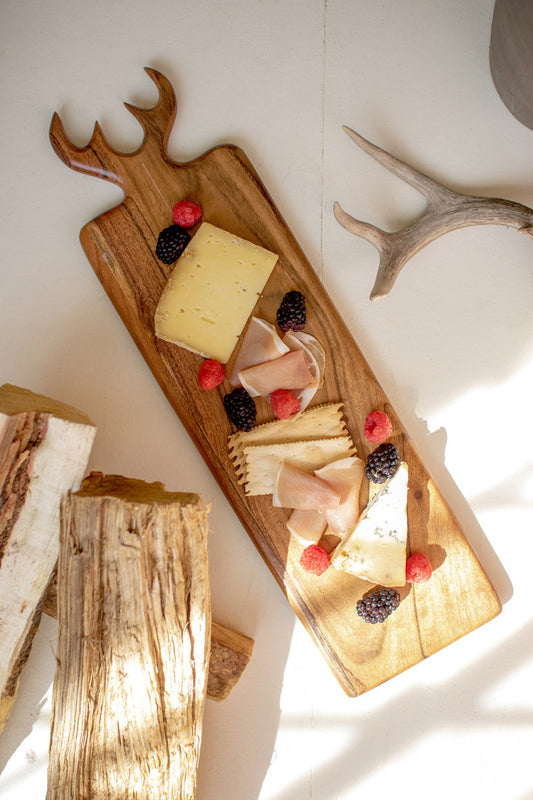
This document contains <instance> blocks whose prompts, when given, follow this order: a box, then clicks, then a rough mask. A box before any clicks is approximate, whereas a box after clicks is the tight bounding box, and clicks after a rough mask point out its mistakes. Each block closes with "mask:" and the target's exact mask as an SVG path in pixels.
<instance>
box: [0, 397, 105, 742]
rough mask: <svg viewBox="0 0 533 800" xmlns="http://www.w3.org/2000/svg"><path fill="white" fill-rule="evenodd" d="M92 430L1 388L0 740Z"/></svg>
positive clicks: (61, 409) (55, 408)
mask: <svg viewBox="0 0 533 800" xmlns="http://www.w3.org/2000/svg"><path fill="white" fill-rule="evenodd" d="M95 433H96V428H95V427H94V425H93V423H92V422H91V421H90V419H89V418H88V417H87V416H86V415H85V414H82V412H80V411H78V410H77V409H75V408H72V406H68V405H66V404H64V403H60V402H58V401H55V400H52V399H51V398H48V397H44V396H43V395H38V394H35V393H33V392H30V391H28V390H27V389H22V388H20V387H16V386H11V385H9V384H5V385H4V386H2V387H0V642H1V643H2V645H1V647H0V733H1V732H2V730H3V728H4V727H5V724H6V722H7V719H8V717H9V714H10V712H11V709H12V707H13V703H14V702H15V697H16V693H17V689H18V685H19V680H20V675H21V672H22V669H23V667H24V665H25V663H26V661H27V659H28V656H29V654H30V650H31V645H32V642H33V637H34V635H35V631H36V630H37V627H38V625H39V621H40V618H41V613H42V608H43V604H44V601H45V598H46V596H47V592H48V588H49V585H50V582H51V579H52V578H53V574H54V569H55V565H56V561H57V557H58V551H59V505H60V501H61V497H62V495H63V494H64V493H65V492H66V491H68V490H69V489H77V488H78V486H79V485H80V482H81V480H82V478H83V475H84V474H85V472H86V469H87V462H88V460H89V455H90V452H91V448H92V444H93V441H94V436H95Z"/></svg>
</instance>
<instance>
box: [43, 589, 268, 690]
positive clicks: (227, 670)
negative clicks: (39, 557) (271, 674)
mask: <svg viewBox="0 0 533 800" xmlns="http://www.w3.org/2000/svg"><path fill="white" fill-rule="evenodd" d="M43 611H44V613H45V614H48V615H49V616H50V617H54V618H57V581H56V580H55V578H54V580H53V581H52V584H51V586H50V589H49V591H48V594H47V596H46V600H45V603H44V607H43ZM254 644H255V642H254V640H253V639H252V638H251V637H250V636H247V635H246V634H245V633H241V632H240V631H236V630H235V629H234V628H229V627H228V626H227V625H222V624H221V623H220V622H216V621H215V620H212V621H211V655H210V656H209V675H208V677H207V696H208V698H209V699H210V700H216V701H217V702H220V701H221V700H225V699H226V697H227V696H228V695H229V694H230V692H231V691H232V689H233V688H234V687H235V685H236V684H237V683H238V681H239V680H240V678H241V677H242V674H243V672H244V670H245V669H246V667H247V666H248V664H249V662H250V659H251V657H252V653H253V649H254Z"/></svg>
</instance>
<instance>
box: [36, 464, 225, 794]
mask: <svg viewBox="0 0 533 800" xmlns="http://www.w3.org/2000/svg"><path fill="white" fill-rule="evenodd" d="M207 520H208V511H207V509H206V508H205V506H204V505H203V503H202V501H201V499H200V497H199V496H198V495H194V494H180V493H176V492H165V491H164V489H163V488H162V487H161V485H160V484H147V483H144V482H143V481H134V480H128V479H125V478H122V477H121V476H114V475H113V476H109V475H102V474H96V473H95V474H91V475H89V476H88V478H86V479H85V480H84V481H83V483H82V486H81V488H80V490H79V491H78V492H75V493H68V495H67V496H66V497H65V498H64V499H63V501H62V504H61V537H60V552H59V563H58V651H57V659H58V661H57V670H56V676H55V679H54V692H53V701H52V719H51V736H50V758H49V767H48V793H47V798H48V800H62V799H63V798H64V800H72V798H75V797H76V798H81V797H86V798H89V797H90V798H94V800H104V798H109V797H114V798H124V800H125V799H126V798H137V800H144V799H146V800H148V798H154V797H158V798H160V799H161V800H170V799H171V798H176V797H179V798H181V799H182V800H193V798H195V797H196V784H197V770H198V759H199V755H200V744H201V739H202V725H203V714H204V703H205V695H206V688H207V671H208V660H209V631H210V623H211V607H210V596H209V576H208V567H207V531H208V521H207Z"/></svg>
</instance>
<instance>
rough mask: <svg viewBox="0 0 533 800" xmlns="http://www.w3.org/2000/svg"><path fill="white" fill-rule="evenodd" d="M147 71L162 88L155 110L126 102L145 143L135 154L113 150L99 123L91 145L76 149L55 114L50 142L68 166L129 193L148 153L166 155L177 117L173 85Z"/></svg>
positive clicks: (146, 69) (158, 86)
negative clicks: (140, 127) (140, 128)
mask: <svg viewBox="0 0 533 800" xmlns="http://www.w3.org/2000/svg"><path fill="white" fill-rule="evenodd" d="M145 72H147V73H148V75H149V76H150V77H151V78H152V80H153V82H154V83H155V84H156V86H157V88H158V89H159V100H158V102H157V103H156V105H155V106H154V107H153V108H148V109H144V108H137V107H136V106H132V105H130V104H129V103H124V105H125V106H126V108H127V109H128V111H129V112H130V113H131V114H133V116H134V117H135V119H136V120H138V122H140V124H141V125H142V127H143V130H144V132H145V136H144V139H143V142H142V144H141V146H140V147H139V149H138V150H137V151H136V152H135V153H119V152H118V151H116V150H114V149H113V148H112V147H111V146H110V145H109V143H108V142H107V141H106V139H105V136H104V134H103V131H102V128H101V127H100V125H99V123H98V122H96V123H95V126H94V131H93V134H92V136H91V140H90V141H89V143H88V144H87V145H86V146H85V147H76V146H75V145H73V144H72V142H71V141H70V140H69V138H68V137H67V135H66V133H65V129H64V127H63V123H62V122H61V119H60V117H59V115H58V114H57V113H55V114H54V115H53V117H52V122H51V125H50V142H51V144H52V147H53V148H54V150H55V152H56V153H57V155H58V156H59V158H60V159H61V160H62V161H63V162H64V163H65V164H66V165H67V166H68V167H71V168H72V169H75V170H77V171H78V172H88V173H89V174H91V175H94V176H96V177H98V178H103V179H104V180H107V181H111V183H117V184H119V185H120V186H121V187H122V188H123V189H124V191H126V192H127V188H128V185H129V184H130V181H131V180H132V179H133V180H134V179H135V178H134V176H135V171H136V170H137V169H139V167H142V164H143V162H144V161H145V159H146V156H147V150H151V151H152V152H153V154H154V155H155V156H158V157H159V158H160V157H161V153H163V154H165V153H166V145H167V142H168V137H169V136H170V132H171V130H172V125H173V123H174V119H175V117H176V96H175V94H174V90H173V89H172V86H171V84H170V83H169V81H168V80H167V79H166V78H165V77H164V76H163V75H161V73H160V72H157V71H156V70H154V69H150V68H149V67H145ZM148 133H149V134H150V135H149V136H148V135H147V134H148Z"/></svg>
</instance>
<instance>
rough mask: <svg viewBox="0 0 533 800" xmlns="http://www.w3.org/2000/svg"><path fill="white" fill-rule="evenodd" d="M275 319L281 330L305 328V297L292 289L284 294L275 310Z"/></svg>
mask: <svg viewBox="0 0 533 800" xmlns="http://www.w3.org/2000/svg"><path fill="white" fill-rule="evenodd" d="M276 319H277V323H278V326H279V327H280V328H281V330H282V331H301V330H303V329H304V328H305V323H306V311H305V297H304V296H303V294H302V293H301V292H297V291H296V290H295V289H293V290H292V291H290V292H287V294H286V295H285V296H284V298H283V300H282V301H281V305H280V307H279V308H278V310H277V313H276Z"/></svg>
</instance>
